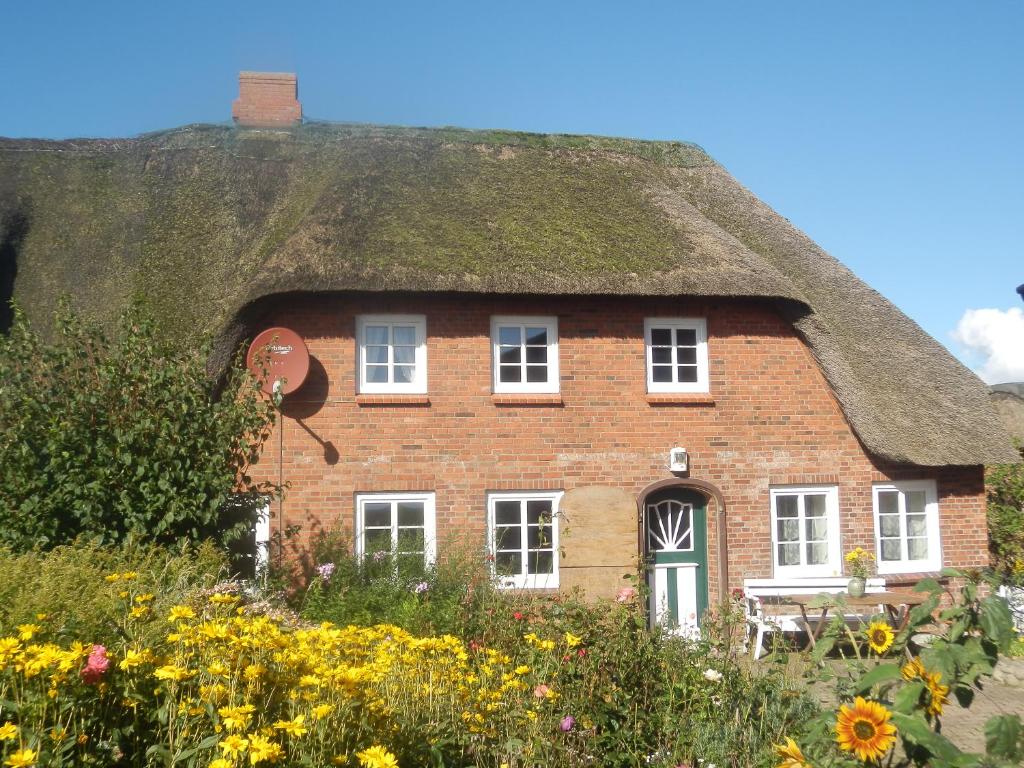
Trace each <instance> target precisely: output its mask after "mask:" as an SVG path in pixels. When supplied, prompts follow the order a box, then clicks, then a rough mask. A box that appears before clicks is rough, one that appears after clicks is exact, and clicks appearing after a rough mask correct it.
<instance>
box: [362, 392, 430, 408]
mask: <svg viewBox="0 0 1024 768" xmlns="http://www.w3.org/2000/svg"><path fill="white" fill-rule="evenodd" d="M356 405H358V406H360V407H361V408H365V407H373V406H389V405H394V406H406V407H409V406H427V405H430V398H429V397H427V395H388V394H373V395H356Z"/></svg>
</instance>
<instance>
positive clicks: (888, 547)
mask: <svg viewBox="0 0 1024 768" xmlns="http://www.w3.org/2000/svg"><path fill="white" fill-rule="evenodd" d="M873 496H874V509H875V540H876V541H877V542H878V553H877V556H878V572H879V573H900V572H903V573H907V572H911V573H916V572H921V571H938V570H941V569H942V549H941V546H940V542H939V502H938V499H937V495H936V490H935V481H934V480H906V481H902V482H895V483H881V484H878V485H875V486H874V487H873Z"/></svg>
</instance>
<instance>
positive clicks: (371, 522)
mask: <svg viewBox="0 0 1024 768" xmlns="http://www.w3.org/2000/svg"><path fill="white" fill-rule="evenodd" d="M355 530H356V536H355V539H356V556H357V557H373V556H375V555H378V553H385V554H387V555H390V556H391V557H392V558H394V561H395V563H396V565H397V566H398V569H399V571H400V572H404V573H419V572H422V570H423V568H424V567H425V566H428V565H432V564H433V563H434V561H435V560H436V558H437V538H436V533H437V532H436V522H435V516H434V494H433V493H360V494H357V495H356V525H355ZM378 556H380V555H378Z"/></svg>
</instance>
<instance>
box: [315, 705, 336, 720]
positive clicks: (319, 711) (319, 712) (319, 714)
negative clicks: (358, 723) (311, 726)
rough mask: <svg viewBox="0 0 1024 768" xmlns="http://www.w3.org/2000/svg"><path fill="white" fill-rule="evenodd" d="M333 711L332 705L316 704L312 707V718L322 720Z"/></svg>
mask: <svg viewBox="0 0 1024 768" xmlns="http://www.w3.org/2000/svg"><path fill="white" fill-rule="evenodd" d="M333 711H334V705H333V704H318V705H317V706H315V707H313V717H314V718H315V719H317V720H323V719H324V718H325V717H327V716H328V715H329V714H331V712H333Z"/></svg>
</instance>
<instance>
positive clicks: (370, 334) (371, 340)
mask: <svg viewBox="0 0 1024 768" xmlns="http://www.w3.org/2000/svg"><path fill="white" fill-rule="evenodd" d="M363 333H364V335H365V337H366V338H365V339H364V340H365V342H366V343H367V344H387V343H388V327H387V326H386V325H368V326H366V328H364V329H363Z"/></svg>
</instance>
